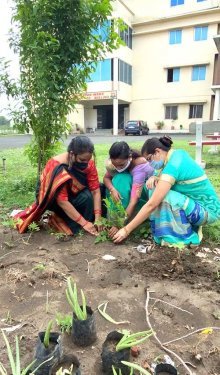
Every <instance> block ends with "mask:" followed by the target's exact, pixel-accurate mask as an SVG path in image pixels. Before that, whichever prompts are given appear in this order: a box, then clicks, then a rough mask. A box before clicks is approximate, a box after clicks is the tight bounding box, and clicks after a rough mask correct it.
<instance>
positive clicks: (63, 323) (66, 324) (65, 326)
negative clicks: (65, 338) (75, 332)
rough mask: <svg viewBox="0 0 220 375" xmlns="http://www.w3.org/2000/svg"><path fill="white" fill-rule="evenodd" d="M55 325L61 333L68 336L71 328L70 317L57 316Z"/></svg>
mask: <svg viewBox="0 0 220 375" xmlns="http://www.w3.org/2000/svg"><path fill="white" fill-rule="evenodd" d="M56 323H57V325H58V326H59V327H60V330H61V332H62V333H64V332H66V333H68V334H69V333H70V331H71V328H72V316H71V315H62V314H57V316H56Z"/></svg>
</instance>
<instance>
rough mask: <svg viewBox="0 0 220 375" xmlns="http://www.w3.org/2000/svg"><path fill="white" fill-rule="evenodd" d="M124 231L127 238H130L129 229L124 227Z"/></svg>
mask: <svg viewBox="0 0 220 375" xmlns="http://www.w3.org/2000/svg"><path fill="white" fill-rule="evenodd" d="M124 230H125V233H126V236H127V237H128V236H129V234H130V233H129V232H128V229H127V228H126V227H124Z"/></svg>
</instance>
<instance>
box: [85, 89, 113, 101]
mask: <svg viewBox="0 0 220 375" xmlns="http://www.w3.org/2000/svg"><path fill="white" fill-rule="evenodd" d="M116 98H117V91H96V92H85V93H84V94H83V97H82V99H81V100H102V99H116Z"/></svg>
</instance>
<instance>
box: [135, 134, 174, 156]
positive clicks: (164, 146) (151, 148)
mask: <svg viewBox="0 0 220 375" xmlns="http://www.w3.org/2000/svg"><path fill="white" fill-rule="evenodd" d="M172 144H173V141H172V139H171V138H170V137H169V136H168V135H164V136H163V137H160V138H156V137H153V138H150V139H147V140H146V142H144V144H143V146H142V149H141V154H142V155H143V154H154V153H155V150H156V148H160V149H161V150H163V151H169V150H170V149H171V146H172Z"/></svg>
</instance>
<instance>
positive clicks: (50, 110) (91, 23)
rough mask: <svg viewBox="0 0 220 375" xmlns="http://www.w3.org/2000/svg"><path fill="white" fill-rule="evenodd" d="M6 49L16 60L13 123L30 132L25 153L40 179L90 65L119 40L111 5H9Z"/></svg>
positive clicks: (68, 0)
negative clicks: (16, 99) (17, 77)
mask: <svg viewBox="0 0 220 375" xmlns="http://www.w3.org/2000/svg"><path fill="white" fill-rule="evenodd" d="M13 1H14V16H13V22H14V24H15V26H16V32H14V33H13V32H12V33H11V45H12V47H13V48H14V50H16V51H17V52H18V53H19V56H20V85H19V96H20V98H21V106H20V108H19V111H17V112H14V113H13V114H14V122H15V124H16V126H17V127H18V129H19V130H20V131H23V132H29V131H30V130H31V131H32V132H33V140H32V143H31V144H30V146H29V149H28V155H29V158H30V160H31V161H32V163H33V164H34V163H35V164H36V163H37V164H38V173H40V171H41V169H42V167H43V166H44V164H45V162H46V160H47V159H48V158H49V157H50V156H51V155H52V154H53V153H54V152H55V148H56V146H57V142H58V141H59V139H60V138H61V136H62V135H63V134H65V133H67V132H68V130H69V124H68V122H67V115H68V113H69V112H70V111H71V110H73V109H74V105H75V103H76V102H78V101H79V99H80V95H81V94H82V93H83V92H84V91H85V90H86V84H85V82H86V78H87V77H88V76H89V74H90V73H91V72H92V71H93V69H94V62H97V61H98V60H100V59H102V58H104V56H105V54H106V52H111V51H112V50H113V49H115V48H118V46H119V44H120V37H119V36H118V32H117V30H116V28H115V27H113V24H112V23H108V24H109V26H106V27H105V30H106V35H105V36H104V39H103V33H99V32H98V30H99V29H100V27H102V26H103V25H105V24H106V25H107V20H108V18H110V17H111V13H112V6H111V1H110V0H53V1H51V0H13Z"/></svg>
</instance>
